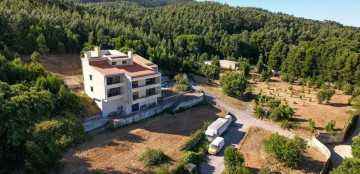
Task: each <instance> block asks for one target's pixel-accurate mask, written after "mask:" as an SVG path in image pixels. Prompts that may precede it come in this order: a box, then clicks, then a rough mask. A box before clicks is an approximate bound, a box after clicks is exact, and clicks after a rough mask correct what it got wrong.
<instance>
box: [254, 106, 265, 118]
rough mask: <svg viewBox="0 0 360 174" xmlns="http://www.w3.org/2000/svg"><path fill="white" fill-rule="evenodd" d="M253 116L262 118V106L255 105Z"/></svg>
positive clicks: (263, 114) (263, 113)
mask: <svg viewBox="0 0 360 174" xmlns="http://www.w3.org/2000/svg"><path fill="white" fill-rule="evenodd" d="M254 116H255V117H256V118H263V117H264V116H265V112H264V109H263V108H262V106H260V105H259V106H256V107H255V109H254Z"/></svg>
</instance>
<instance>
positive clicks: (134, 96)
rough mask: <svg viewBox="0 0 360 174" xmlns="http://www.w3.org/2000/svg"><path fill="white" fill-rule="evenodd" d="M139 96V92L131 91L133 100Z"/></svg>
mask: <svg viewBox="0 0 360 174" xmlns="http://www.w3.org/2000/svg"><path fill="white" fill-rule="evenodd" d="M138 98H139V92H134V93H133V100H136V99H138Z"/></svg>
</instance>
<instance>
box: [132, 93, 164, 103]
mask: <svg viewBox="0 0 360 174" xmlns="http://www.w3.org/2000/svg"><path fill="white" fill-rule="evenodd" d="M158 94H160V92H158V93H151V94H147V95H145V96H142V97H139V96H138V95H133V101H136V100H140V99H143V98H147V97H151V96H155V95H158Z"/></svg>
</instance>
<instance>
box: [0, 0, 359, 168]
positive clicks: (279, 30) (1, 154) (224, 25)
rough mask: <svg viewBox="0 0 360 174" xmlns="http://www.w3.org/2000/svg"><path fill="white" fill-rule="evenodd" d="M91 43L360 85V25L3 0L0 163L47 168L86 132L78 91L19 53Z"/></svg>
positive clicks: (137, 1)
mask: <svg viewBox="0 0 360 174" xmlns="http://www.w3.org/2000/svg"><path fill="white" fill-rule="evenodd" d="M90 1H91V0H89V1H87V0H78V2H90ZM98 1H101V0H98ZM91 2H97V1H96V0H94V1H91ZM169 4H172V5H169ZM147 7H151V8H147ZM94 45H99V46H101V47H102V48H104V49H118V50H121V51H127V50H133V51H134V52H135V53H137V54H139V55H141V56H143V57H146V58H149V59H150V60H151V61H153V62H154V63H156V64H158V65H159V68H160V69H161V72H162V73H163V74H164V75H169V76H174V75H176V74H177V73H179V72H192V73H196V74H200V75H203V76H207V77H209V78H211V79H217V78H219V69H218V67H217V66H214V65H205V64H204V63H203V62H204V61H205V60H218V59H227V60H237V61H242V62H244V61H246V62H247V63H250V64H251V65H256V64H257V65H260V66H257V67H261V68H260V69H258V71H259V73H262V74H264V76H268V74H269V73H270V72H271V71H272V70H273V71H276V72H280V74H281V75H282V77H283V80H285V81H289V82H293V81H294V80H296V79H306V80H308V81H310V82H312V83H316V84H320V85H321V84H323V83H325V82H331V83H334V84H335V85H336V86H337V87H338V88H339V89H343V88H345V87H346V91H347V93H348V94H353V95H358V94H359V93H360V28H356V27H347V26H343V25H341V24H339V23H336V22H332V21H314V20H308V19H303V18H297V17H294V16H291V15H286V14H282V13H272V12H269V11H266V10H263V9H257V8H241V7H231V6H228V5H224V4H219V3H214V2H201V3H200V2H192V1H188V2H182V1H181V0H161V1H160V0H159V1H157V0H152V1H145V0H129V1H121V2H101V3H76V2H73V1H70V0H2V1H0V54H1V57H0V63H1V64H0V81H1V83H0V109H1V112H0V120H1V122H0V137H1V139H0V143H1V147H0V163H1V164H2V165H0V173H6V172H7V171H9V170H12V169H14V168H16V167H19V166H20V167H25V168H26V170H27V171H30V172H35V173H39V172H44V171H48V170H49V166H52V165H54V164H55V163H56V162H57V161H58V160H59V159H60V157H61V153H60V152H61V150H63V149H66V148H67V147H70V146H71V145H73V144H75V143H77V142H80V141H81V140H82V139H83V138H84V134H83V132H82V126H79V125H81V124H80V123H79V122H78V121H77V119H76V114H77V112H78V109H79V107H81V106H79V105H80V103H79V102H78V100H79V99H78V96H77V95H76V94H73V93H70V92H68V91H67V90H66V89H65V87H64V86H63V82H62V81H61V80H60V79H58V78H57V77H54V76H51V75H49V74H47V73H46V72H45V70H44V68H43V67H42V66H41V65H40V64H39V63H37V62H36V61H31V62H24V61H23V60H21V59H20V57H22V56H24V55H30V54H32V53H33V52H35V51H36V52H40V53H41V54H45V55H46V54H50V53H51V54H69V53H72V54H73V53H75V54H79V53H81V52H83V51H84V50H89V49H92V48H93V46H94ZM69 103H79V104H75V105H74V104H69ZM54 134H56V136H53V135H54ZM50 135H52V136H50ZM49 154H53V155H49ZM36 159H37V160H36Z"/></svg>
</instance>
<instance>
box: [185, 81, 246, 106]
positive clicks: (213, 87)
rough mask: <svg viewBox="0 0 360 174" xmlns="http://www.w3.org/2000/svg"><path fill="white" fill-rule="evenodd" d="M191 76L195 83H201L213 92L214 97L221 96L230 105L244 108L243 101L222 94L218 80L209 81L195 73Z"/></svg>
mask: <svg viewBox="0 0 360 174" xmlns="http://www.w3.org/2000/svg"><path fill="white" fill-rule="evenodd" d="M192 78H193V79H194V80H195V82H196V83H198V84H200V85H202V86H203V87H204V88H205V90H207V91H209V92H210V93H212V94H214V95H215V96H216V97H218V98H221V99H222V100H224V101H225V102H227V103H229V104H230V105H232V106H234V107H236V108H238V109H243V110H244V109H246V106H245V104H244V102H243V101H241V100H239V99H236V98H233V97H229V96H227V95H225V94H223V92H222V89H221V87H220V81H219V80H213V81H211V82H210V81H209V80H207V79H206V78H205V77H201V76H198V75H195V74H192Z"/></svg>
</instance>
